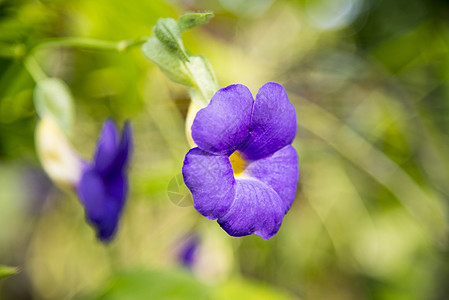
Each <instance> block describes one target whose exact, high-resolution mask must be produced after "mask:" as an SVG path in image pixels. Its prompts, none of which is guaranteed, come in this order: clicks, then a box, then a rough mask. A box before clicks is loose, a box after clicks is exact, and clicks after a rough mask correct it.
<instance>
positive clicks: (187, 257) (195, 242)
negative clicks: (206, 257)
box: [178, 234, 200, 269]
mask: <svg viewBox="0 0 449 300" xmlns="http://www.w3.org/2000/svg"><path fill="white" fill-rule="evenodd" d="M199 243H200V239H199V237H198V235H197V234H191V235H190V236H188V237H187V238H186V239H185V241H184V243H183V245H182V247H181V249H180V251H179V253H178V257H179V260H180V262H181V264H182V265H183V266H185V267H186V268H187V269H191V268H192V266H193V264H194V263H195V259H196V254H197V250H198V246H199Z"/></svg>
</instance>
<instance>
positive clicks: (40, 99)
mask: <svg viewBox="0 0 449 300" xmlns="http://www.w3.org/2000/svg"><path fill="white" fill-rule="evenodd" d="M34 105H35V107H36V111H37V113H38V114H39V116H40V117H41V118H42V119H43V118H46V117H50V118H52V119H53V120H55V121H56V122H57V123H58V125H59V126H60V127H61V128H62V129H64V130H66V131H67V130H69V129H70V128H71V126H72V124H73V121H74V105H73V99H72V94H71V93H70V90H69V88H68V86H67V85H66V84H65V83H64V81H62V80H60V79H57V78H46V79H43V80H41V81H39V82H38V83H37V84H36V88H35V90H34Z"/></svg>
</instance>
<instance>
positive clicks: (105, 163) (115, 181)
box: [77, 120, 132, 242]
mask: <svg viewBox="0 0 449 300" xmlns="http://www.w3.org/2000/svg"><path fill="white" fill-rule="evenodd" d="M118 138H119V137H118V130H117V127H116V125H115V123H114V122H113V121H112V120H106V121H105V122H104V124H103V128H102V130H101V134H100V138H99V140H98V144H97V149H96V152H95V156H94V160H93V162H88V163H86V164H85V166H84V168H83V171H82V175H81V180H80V181H79V183H78V186H77V193H78V196H79V198H80V201H81V203H82V204H83V206H84V209H85V212H86V219H87V220H88V222H89V223H91V224H92V225H93V226H94V228H95V230H96V232H97V237H98V238H99V239H100V240H101V241H103V242H107V241H110V240H111V239H112V238H113V237H114V234H115V232H116V229H117V224H118V221H119V218H120V215H121V212H122V209H123V206H124V204H125V199H126V196H127V192H128V179H127V175H126V167H127V164H128V158H129V156H130V154H131V151H132V133H131V127H130V125H129V123H128V122H127V123H125V126H124V128H123V132H122V136H121V138H120V140H118Z"/></svg>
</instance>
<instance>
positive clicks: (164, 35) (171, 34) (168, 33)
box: [153, 18, 189, 61]
mask: <svg viewBox="0 0 449 300" xmlns="http://www.w3.org/2000/svg"><path fill="white" fill-rule="evenodd" d="M153 31H154V34H155V35H156V37H157V38H158V39H159V40H160V41H161V42H162V43H163V44H165V45H166V46H168V47H169V48H171V49H173V50H175V53H176V54H178V56H179V58H180V59H181V60H184V61H189V56H188V54H187V52H186V50H185V49H184V45H183V43H182V40H181V30H180V29H179V26H178V23H176V21H175V20H173V19H172V18H164V19H159V20H157V23H156V25H154V27H153Z"/></svg>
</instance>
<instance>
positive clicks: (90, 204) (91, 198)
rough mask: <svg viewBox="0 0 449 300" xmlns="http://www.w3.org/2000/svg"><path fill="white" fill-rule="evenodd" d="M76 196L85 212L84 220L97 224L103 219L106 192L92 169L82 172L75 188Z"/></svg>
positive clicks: (99, 178)
mask: <svg viewBox="0 0 449 300" xmlns="http://www.w3.org/2000/svg"><path fill="white" fill-rule="evenodd" d="M77 192H78V196H79V198H80V201H81V203H82V204H83V206H84V209H85V211H86V218H87V219H88V220H89V221H90V222H98V221H100V220H102V219H103V216H104V213H105V212H104V206H105V202H106V198H107V195H106V190H105V186H104V182H103V180H102V178H101V177H100V174H98V173H97V172H96V171H94V170H93V169H92V168H90V169H87V170H86V171H85V172H83V175H82V176H81V180H80V182H79V184H78V186H77Z"/></svg>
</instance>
